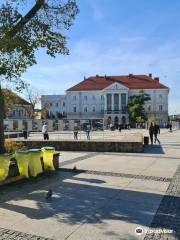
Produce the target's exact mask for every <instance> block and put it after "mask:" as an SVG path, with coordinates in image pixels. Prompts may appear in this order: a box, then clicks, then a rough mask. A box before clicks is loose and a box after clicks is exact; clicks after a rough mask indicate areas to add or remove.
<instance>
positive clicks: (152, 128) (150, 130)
mask: <svg viewBox="0 0 180 240" xmlns="http://www.w3.org/2000/svg"><path fill="white" fill-rule="evenodd" d="M153 135H154V125H153V123H152V122H151V123H150V125H149V136H150V140H151V145H152V144H153Z"/></svg>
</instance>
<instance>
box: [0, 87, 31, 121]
mask: <svg viewBox="0 0 180 240" xmlns="http://www.w3.org/2000/svg"><path fill="white" fill-rule="evenodd" d="M2 91H3V93H4V95H5V106H7V108H8V112H7V117H6V118H7V119H29V118H30V116H32V113H33V109H32V105H31V104H30V103H29V102H28V101H26V100H25V99H23V98H22V97H20V96H19V95H17V94H16V93H14V92H12V91H11V90H9V89H2Z"/></svg>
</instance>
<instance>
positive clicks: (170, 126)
mask: <svg viewBox="0 0 180 240" xmlns="http://www.w3.org/2000/svg"><path fill="white" fill-rule="evenodd" d="M169 131H170V132H172V123H170V124H169Z"/></svg>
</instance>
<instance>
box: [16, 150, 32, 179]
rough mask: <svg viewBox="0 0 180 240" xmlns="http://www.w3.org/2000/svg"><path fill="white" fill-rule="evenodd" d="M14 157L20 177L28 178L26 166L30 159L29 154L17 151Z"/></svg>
mask: <svg viewBox="0 0 180 240" xmlns="http://www.w3.org/2000/svg"><path fill="white" fill-rule="evenodd" d="M14 157H15V159H16V161H17V165H18V168H19V173H20V176H22V177H25V178H28V177H29V174H28V166H29V158H30V154H29V152H28V151H18V152H16V153H15V155H14Z"/></svg>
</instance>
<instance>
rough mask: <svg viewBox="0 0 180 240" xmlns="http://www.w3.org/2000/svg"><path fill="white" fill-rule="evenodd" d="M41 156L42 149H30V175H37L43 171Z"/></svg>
mask: <svg viewBox="0 0 180 240" xmlns="http://www.w3.org/2000/svg"><path fill="white" fill-rule="evenodd" d="M41 156H42V151H41V149H30V150H29V175H30V176H32V177H36V176H37V175H38V174H40V173H42V172H43V168H42V164H41Z"/></svg>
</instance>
